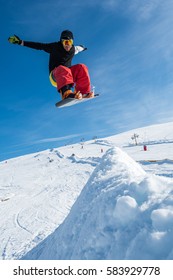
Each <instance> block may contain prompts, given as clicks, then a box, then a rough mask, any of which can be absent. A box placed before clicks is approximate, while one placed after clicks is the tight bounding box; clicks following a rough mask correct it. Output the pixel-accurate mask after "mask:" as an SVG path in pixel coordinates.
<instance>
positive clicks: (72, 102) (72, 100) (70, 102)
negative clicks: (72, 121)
mask: <svg viewBox="0 0 173 280" xmlns="http://www.w3.org/2000/svg"><path fill="white" fill-rule="evenodd" d="M98 96H99V94H95V95H94V97H91V98H82V99H75V98H66V99H64V100H61V101H59V102H57V103H56V104H55V106H56V107H58V108H63V107H69V106H73V105H76V104H79V103H82V102H85V101H90V100H92V99H95V98H96V97H98Z"/></svg>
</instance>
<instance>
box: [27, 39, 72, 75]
mask: <svg viewBox="0 0 173 280" xmlns="http://www.w3.org/2000/svg"><path fill="white" fill-rule="evenodd" d="M23 44H24V46H26V47H29V48H32V49H36V50H43V51H45V52H47V53H49V54H50V56H49V72H51V71H52V70H53V69H54V68H55V67H58V66H59V65H63V66H66V67H70V66H71V62H72V58H73V56H74V55H75V47H74V46H72V48H71V50H70V51H69V52H68V51H66V50H65V49H64V47H63V45H62V44H61V42H55V43H49V44H44V43H36V42H28V41H24V42H23Z"/></svg>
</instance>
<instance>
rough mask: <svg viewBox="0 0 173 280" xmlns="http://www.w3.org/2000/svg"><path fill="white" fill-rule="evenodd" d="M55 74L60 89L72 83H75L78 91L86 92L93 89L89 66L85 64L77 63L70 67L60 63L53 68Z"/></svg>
mask: <svg viewBox="0 0 173 280" xmlns="http://www.w3.org/2000/svg"><path fill="white" fill-rule="evenodd" d="M53 76H54V77H55V80H56V82H57V89H58V90H60V89H61V88H62V87H64V86H65V85H70V84H71V85H72V86H74V85H75V90H76V92H78V91H80V92H81V93H82V94H85V93H88V92H90V91H91V86H90V77H89V73H88V68H87V66H86V65H84V64H76V65H73V66H71V67H70V68H68V67H65V66H62V65H60V66H58V67H56V68H55V69H54V70H53Z"/></svg>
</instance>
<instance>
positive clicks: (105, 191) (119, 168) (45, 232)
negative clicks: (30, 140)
mask: <svg viewBox="0 0 173 280" xmlns="http://www.w3.org/2000/svg"><path fill="white" fill-rule="evenodd" d="M134 133H136V134H138V135H139V137H138V139H137V141H138V145H134V143H133V140H132V139H131V136H132V135H133V134H134ZM144 144H146V145H147V151H144V149H143V145H144ZM0 213H1V220H0V256H1V259H6V260H7V259H9V260H10V259H30V260H31V259H33V260H35V259H40V260H53V259H54V260H56V259H62V260H68V259H72V260H85V259H88V260H89V259H90V260H92V259H96V260H103V259H104V260H106V259H107V260H110V259H112V260H113V259H116V260H121V259H125V260H134V259H136V260H141V259H143V260H144V259H149V260H168V259H169V260H172V259H173V123H171V122H170V123H166V124H161V125H155V126H148V127H145V128H140V129H136V130H131V131H128V132H125V133H122V134H119V135H115V136H112V137H108V138H104V139H96V140H92V141H88V142H86V143H83V145H81V144H80V143H78V144H75V145H73V146H71V145H70V146H65V147H61V148H58V149H52V150H46V151H43V152H40V153H37V154H30V155H26V156H23V157H18V158H15V159H11V160H8V161H7V162H6V161H3V162H1V163H0Z"/></svg>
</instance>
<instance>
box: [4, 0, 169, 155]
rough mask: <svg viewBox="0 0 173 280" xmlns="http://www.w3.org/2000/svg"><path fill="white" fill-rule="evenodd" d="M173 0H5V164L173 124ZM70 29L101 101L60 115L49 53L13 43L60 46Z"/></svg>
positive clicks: (61, 112)
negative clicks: (82, 48) (11, 41)
mask: <svg viewBox="0 0 173 280" xmlns="http://www.w3.org/2000/svg"><path fill="white" fill-rule="evenodd" d="M172 10H173V2H172V1H171V0H166V1H162V0H145V1H141V0H126V1H124V0H87V1H85V0H84V1H81V0H74V1H69V0H66V1H60V0H49V1H47V0H37V1H35V0H25V1H23V0H7V1H4V0H1V9H0V20H1V46H0V49H1V51H0V61H1V64H0V68H1V79H0V87H1V90H0V93H1V102H0V141H1V145H0V160H4V159H8V158H11V157H16V156H19V155H23V154H26V153H31V152H37V151H41V150H44V149H48V148H53V147H58V146H61V145H65V144H70V143H74V142H79V141H80V139H82V138H84V139H85V140H89V139H92V138H93V137H94V136H97V137H106V136H110V135H114V134H117V133H120V132H124V131H127V130H129V129H132V128H137V127H142V126H146V125H150V124H156V123H163V122H169V121H172V120H173V113H172V111H173V110H172V107H173V105H172V104H173V28H172V27H173V17H172ZM64 29H69V30H71V31H72V32H73V34H74V37H75V40H74V44H76V45H78V44H83V45H85V46H86V47H87V48H88V50H87V51H85V52H83V53H80V54H78V55H76V56H75V58H74V59H73V64H76V63H85V64H86V65H87V66H88V67H89V72H90V76H91V82H92V85H94V86H95V89H96V90H95V91H96V92H98V93H100V97H99V98H97V99H96V100H92V101H90V102H86V103H84V104H81V105H77V106H73V107H71V108H65V109H61V110H60V109H57V108H56V107H55V105H54V104H55V103H56V102H57V101H58V100H59V99H60V96H59V94H58V93H57V91H56V89H55V88H54V87H52V86H51V84H50V82H49V79H48V58H49V57H48V54H47V53H45V52H43V51H36V50H32V49H29V48H26V47H22V46H16V45H12V44H9V43H8V41H7V39H8V37H9V36H11V35H13V34H16V35H18V36H19V37H20V38H21V39H23V40H28V41H35V42H45V43H47V42H54V41H57V40H59V36H60V33H61V32H62V31H63V30H64Z"/></svg>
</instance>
